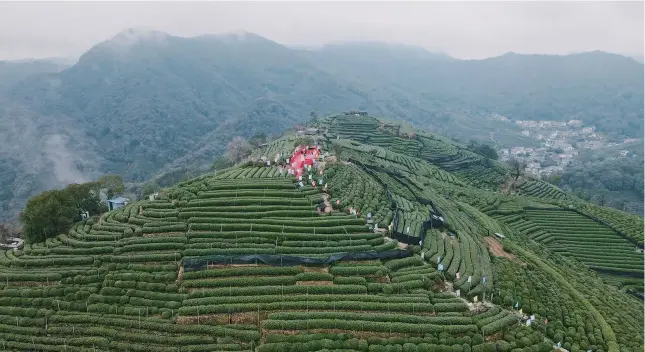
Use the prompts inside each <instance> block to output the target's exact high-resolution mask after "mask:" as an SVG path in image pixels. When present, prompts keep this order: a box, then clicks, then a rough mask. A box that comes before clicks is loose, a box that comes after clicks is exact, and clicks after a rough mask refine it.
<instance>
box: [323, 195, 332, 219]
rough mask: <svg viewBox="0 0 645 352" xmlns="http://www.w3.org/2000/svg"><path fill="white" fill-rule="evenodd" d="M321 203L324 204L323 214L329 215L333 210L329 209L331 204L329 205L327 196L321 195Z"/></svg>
mask: <svg viewBox="0 0 645 352" xmlns="http://www.w3.org/2000/svg"><path fill="white" fill-rule="evenodd" d="M322 197H323V202H324V203H325V211H324V213H325V214H331V212H332V211H333V210H334V208H332V207H331V203H329V194H327V193H323V195H322Z"/></svg>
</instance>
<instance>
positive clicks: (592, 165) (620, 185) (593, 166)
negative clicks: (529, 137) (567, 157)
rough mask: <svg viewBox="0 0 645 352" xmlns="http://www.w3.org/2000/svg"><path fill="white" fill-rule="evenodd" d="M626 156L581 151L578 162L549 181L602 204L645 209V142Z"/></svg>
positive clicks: (619, 207)
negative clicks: (644, 161) (644, 153)
mask: <svg viewBox="0 0 645 352" xmlns="http://www.w3.org/2000/svg"><path fill="white" fill-rule="evenodd" d="M630 149H631V150H630V152H629V154H628V155H627V156H625V157H617V156H616V155H617V154H618V151H616V150H609V151H606V152H605V151H593V152H584V153H580V155H578V157H577V158H576V160H575V161H574V163H573V164H572V165H570V166H568V167H566V168H565V169H564V171H563V172H562V173H560V174H557V175H552V176H550V177H547V178H546V179H545V181H547V182H549V183H551V184H554V185H556V186H558V187H560V188H562V189H564V190H567V191H570V192H573V193H574V194H575V195H577V196H578V197H580V198H582V199H585V200H588V201H591V202H594V203H596V204H599V205H603V206H609V207H613V208H616V209H620V210H624V211H628V212H632V213H636V214H642V213H643V192H644V191H645V188H644V187H643V179H644V175H643V155H642V143H641V144H640V145H636V146H634V147H631V148H630Z"/></svg>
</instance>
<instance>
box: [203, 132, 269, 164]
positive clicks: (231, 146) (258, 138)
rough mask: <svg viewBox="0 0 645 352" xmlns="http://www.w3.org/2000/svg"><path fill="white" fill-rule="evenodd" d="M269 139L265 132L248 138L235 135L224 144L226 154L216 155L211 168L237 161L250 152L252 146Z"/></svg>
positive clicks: (256, 146) (254, 146) (259, 144)
mask: <svg viewBox="0 0 645 352" xmlns="http://www.w3.org/2000/svg"><path fill="white" fill-rule="evenodd" d="M268 140H269V138H268V137H267V135H266V133H263V132H259V133H256V134H254V135H253V136H251V138H249V139H248V140H246V139H244V138H242V137H240V136H236V137H233V139H232V140H231V141H230V142H229V143H228V144H227V145H226V154H225V155H224V156H221V155H220V156H218V157H216V158H215V160H214V161H213V164H212V165H211V169H212V170H221V169H225V168H227V167H231V166H233V165H235V164H236V163H239V162H240V161H242V160H243V159H244V158H246V157H248V156H249V155H250V154H251V151H252V150H253V148H258V147H259V146H261V145H262V144H264V143H266V142H267V141H268Z"/></svg>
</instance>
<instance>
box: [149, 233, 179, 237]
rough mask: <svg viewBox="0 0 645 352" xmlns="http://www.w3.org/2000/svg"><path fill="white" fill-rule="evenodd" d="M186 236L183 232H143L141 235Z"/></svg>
mask: <svg viewBox="0 0 645 352" xmlns="http://www.w3.org/2000/svg"><path fill="white" fill-rule="evenodd" d="M180 236H186V233H185V232H162V233H144V234H143V237H180Z"/></svg>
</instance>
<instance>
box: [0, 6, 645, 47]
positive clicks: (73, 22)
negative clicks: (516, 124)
mask: <svg viewBox="0 0 645 352" xmlns="http://www.w3.org/2000/svg"><path fill="white" fill-rule="evenodd" d="M643 11H644V8H643V1H634V2H614V1H607V2H586V1H584V2H553V1H549V2H456V1H455V2H329V1H327V2H306V1H301V2H242V1H236V2H165V3H161V2H136V3H135V2H128V3H125V2H84V3H79V2H68V3H62V2H61V3H56V2H0V59H19V58H26V57H49V56H79V55H80V54H82V53H83V52H84V51H86V50H87V49H89V48H90V47H91V46H92V45H94V44H96V43H98V42H100V41H103V40H105V39H108V38H110V37H112V36H114V35H115V34H117V33H118V32H119V31H121V30H123V29H126V28H130V27H135V28H139V27H140V28H146V29H158V30H162V31H165V32H168V33H170V34H174V35H179V36H194V35H199V34H205V33H222V32H228V31H236V30H246V31H249V32H253V33H256V34H259V35H262V36H264V37H267V38H269V39H272V40H275V41H277V42H279V43H282V44H285V45H313V46H318V45H321V44H325V43H329V42H337V41H353V40H369V41H374V40H377V41H386V42H400V43H407V44H413V45H418V46H422V47H424V48H426V49H428V50H431V51H442V52H445V53H448V54H450V55H452V56H455V57H459V58H482V57H489V56H496V55H500V54H503V53H506V52H509V51H513V52H517V53H549V54H566V53H571V52H581V51H591V50H603V51H609V52H615V53H623V54H633V55H642V54H643V40H644V39H643V31H644V28H643V16H644V12H643Z"/></svg>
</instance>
